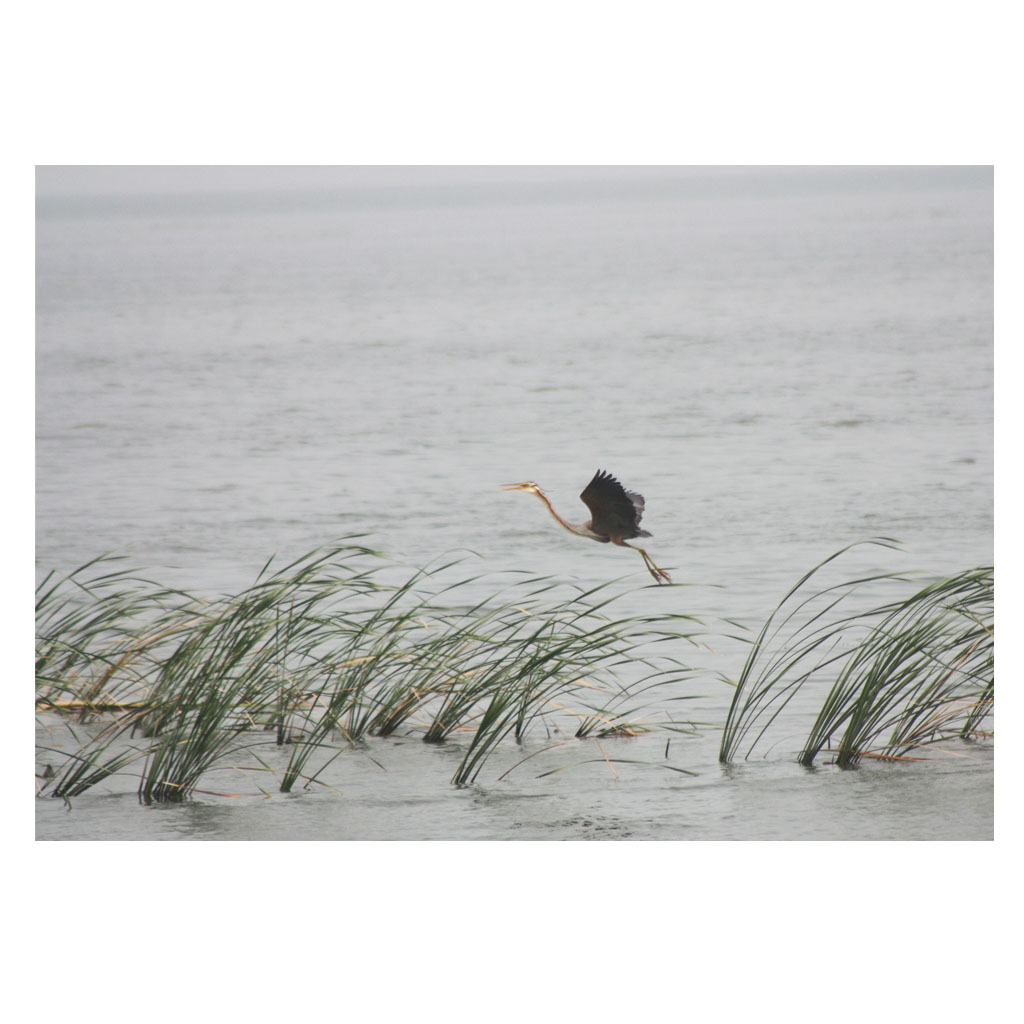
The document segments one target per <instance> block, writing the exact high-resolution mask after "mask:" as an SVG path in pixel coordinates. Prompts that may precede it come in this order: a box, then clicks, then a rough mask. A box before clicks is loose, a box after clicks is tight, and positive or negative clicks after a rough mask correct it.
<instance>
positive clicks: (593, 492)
mask: <svg viewBox="0 0 1024 1024" xmlns="http://www.w3.org/2000/svg"><path fill="white" fill-rule="evenodd" d="M580 499H581V500H582V502H583V504H584V505H586V506H587V508H589V509H590V515H591V523H590V528H591V529H592V530H593V531H594V533H600V534H604V535H605V536H607V537H620V538H623V539H628V538H630V537H650V534H649V533H648V532H647V531H646V530H641V529H640V517H641V516H642V515H643V514H644V497H643V495H642V494H636V493H634V492H633V491H627V490H626V488H625V487H623V486H622V484H620V483H619V481H618V480H616V479H615V477H613V476H612V475H611V473H606V472H605V471H604V470H603V469H599V470H598V471H597V472H596V473H595V474H594V479H593V480H591V481H590V483H589V484H587V486H586V487H585V488H584V490H583V493H582V494H581V495H580Z"/></svg>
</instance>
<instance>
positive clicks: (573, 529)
mask: <svg viewBox="0 0 1024 1024" xmlns="http://www.w3.org/2000/svg"><path fill="white" fill-rule="evenodd" d="M533 493H534V494H536V495H537V497H538V498H540V500H541V501H543V502H544V504H545V505H547V507H548V511H549V512H550V513H551V517H552V519H554V521H555V522H556V523H558V525H559V526H562V527H564V528H565V529H566V530H568V531H569V532H570V533H575V534H576V535H577V536H578V537H592V536H593V534H592V533H591V531H590V530H588V529H587V527H586V526H577V525H576V524H575V523H567V522H566V521H565V520H564V519H563V518H562V517H561V516H560V515H559V514H558V513H557V512H556V511H555V506H554V505H552V504H551V502H550V501H548V496H547V495H546V494H545V493H544V492H543V491H542V490H541V489H540V488H539V487H538V488H537V490H535V491H534V492H533Z"/></svg>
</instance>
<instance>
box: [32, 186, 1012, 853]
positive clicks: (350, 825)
mask: <svg viewBox="0 0 1024 1024" xmlns="http://www.w3.org/2000/svg"><path fill="white" fill-rule="evenodd" d="M114 180H115V179H114V178H113V176H112V177H111V182H112V184H111V185H110V187H103V181H102V175H100V177H99V182H100V184H99V187H97V184H96V182H97V178H96V175H95V174H94V175H93V176H92V178H91V179H89V181H88V182H87V181H86V178H85V176H84V175H83V176H82V178H81V183H82V187H81V188H76V182H77V179H76V177H75V174H74V172H70V171H68V172H65V173H64V174H63V175H59V174H58V173H57V172H55V171H51V172H45V171H44V172H41V176H40V179H39V198H38V207H37V308H38V319H37V324H38V326H37V396H36V397H37V449H36V451H37V482H36V484H37V492H36V503H37V504H36V524H37V537H36V544H37V569H38V574H39V576H40V577H41V576H42V575H44V574H45V573H46V572H47V571H49V570H50V569H56V570H58V571H67V570H70V569H72V568H75V567H76V566H78V565H80V564H82V563H84V562H86V561H87V560H89V559H91V558H93V557H95V556H96V555H98V554H101V553H103V552H107V551H113V552H116V553H119V554H125V555H127V556H128V558H129V561H130V563H131V564H132V565H137V566H139V567H142V568H145V569H146V570H148V572H149V573H150V574H151V575H152V576H154V577H155V578H157V579H160V580H161V581H162V582H167V583H173V584H177V585H181V586H185V587H188V588H189V589H192V590H198V591H205V592H210V593H220V592H225V591H231V590H237V589H240V588H241V587H243V586H245V585H247V584H248V583H250V582H251V581H252V579H253V577H254V576H255V575H256V573H257V572H258V571H259V569H260V568H261V566H262V565H263V564H264V563H265V562H266V560H267V558H268V557H269V556H270V555H272V554H275V553H277V554H279V555H280V556H281V557H282V558H289V559H290V558H291V557H295V556H298V555H300V554H302V553H304V552H306V551H308V550H310V549H311V548H313V547H317V546H320V545H326V544H330V543H332V542H333V541H335V540H337V539H338V538H339V537H341V536H343V535H347V534H353V533H366V532H369V533H371V534H372V538H371V542H372V543H373V544H374V546H376V547H378V548H381V549H383V550H385V551H387V552H389V553H390V554H391V555H393V556H395V557H396V558H399V559H401V560H403V561H406V562H409V563H411V564H415V565H421V564H425V563H427V562H429V561H431V560H433V559H435V558H437V557H439V556H441V555H443V554H444V553H446V552H451V551H464V552H466V557H467V559H468V562H467V565H468V566H469V570H471V571H474V572H477V571H482V572H494V573H500V572H503V571H505V570H509V569H529V570H534V571H537V572H544V573H553V574H557V575H560V576H565V577H567V578H572V579H575V580H579V581H581V582H583V583H586V584H597V583H600V582H603V581H605V580H608V579H614V578H617V577H626V578H625V579H623V580H622V582H621V583H619V584H616V586H617V587H619V588H620V589H623V590H629V591H635V592H631V593H628V594H626V595H625V597H624V599H623V606H624V608H626V609H628V610H631V611H636V612H638V613H639V612H657V611H664V612H666V613H669V612H688V613H693V614H697V615H700V616H702V617H704V618H705V619H706V620H707V622H708V623H709V624H711V623H715V622H717V621H718V620H720V619H722V618H730V619H735V620H739V621H740V622H742V623H744V624H747V625H749V626H751V627H754V628H756V627H758V626H759V625H760V623H761V621H763V619H764V617H765V616H766V615H767V614H768V613H769V612H771V611H772V609H773V608H774V607H775V605H776V604H777V603H778V601H779V600H780V599H781V597H782V596H783V594H784V593H785V591H786V590H787V589H788V588H789V587H790V586H791V585H792V584H793V583H794V582H795V581H796V579H797V578H798V577H799V576H800V575H801V574H802V573H803V572H805V571H806V570H807V569H809V568H810V567H811V566H812V565H814V564H815V563H816V562H818V561H820V560H821V559H822V558H824V557H826V556H827V555H829V554H831V553H832V552H834V551H835V550H837V549H838V548H840V547H841V546H843V545H845V544H848V543H850V542H852V541H857V540H863V539H867V538H870V537H875V536H885V537H892V538H896V539H897V540H899V541H901V542H902V545H903V547H902V550H901V551H900V552H893V551H889V550H886V549H882V548H878V547H864V548H858V549H857V550H856V551H854V552H852V553H851V554H850V556H848V559H847V561H846V562H845V563H844V565H846V566H848V568H849V575H850V576H853V575H856V574H858V573H859V572H861V571H897V570H898V571H915V572H922V573H929V574H942V573H950V572H956V571H958V570H961V569H966V568H969V567H973V566H976V565H981V564H986V563H989V562H990V561H991V559H992V555H993V552H992V545H993V540H992V537H993V498H992V495H993V454H992V434H993V419H992V392H993V296H992V290H993V219H992V217H993V212H992V207H993V194H992V174H991V171H990V170H989V169H986V168H969V167H968V168H817V169H815V168H764V169H758V168H739V169H737V168H732V169H728V168H727V169H715V168H688V169H671V168H659V169H639V168H637V169H621V168H620V169H614V168H609V169H572V168H559V169H549V170H545V169H492V170H480V169H476V170H474V169H458V170H448V171H446V170H445V169H440V168H434V169H423V170H420V171H416V170H415V169H385V170H382V171H380V172H379V173H373V172H371V171H369V170H368V169H360V170H358V171H356V170H344V169H337V170H332V169H326V168H325V169H318V170H316V171H312V170H311V171H309V172H308V177H306V178H304V177H303V175H302V173H301V172H300V171H297V170H292V171H291V172H290V173H287V174H286V173H285V172H283V171H278V172H274V171H272V170H270V169H264V170H262V171H260V170H252V171H248V172H247V171H244V170H238V171H236V172H234V178H233V179H232V177H231V176H230V175H227V174H225V175H224V176H222V177H221V178H219V179H217V180H216V181H215V182H213V183H207V184H205V185H201V184H200V185H197V184H196V183H195V182H194V181H192V179H190V177H189V175H188V173H187V172H181V177H180V179H179V180H175V178H174V175H173V174H172V173H170V172H167V174H165V177H164V179H162V181H163V183H164V184H163V186H162V187H157V186H155V185H154V184H153V183H152V182H148V183H144V184H145V187H139V188H138V189H137V190H136V189H133V188H132V187H131V180H130V176H127V175H126V176H124V182H125V184H123V185H115V184H113V182H114ZM87 184H88V187H86V185H87ZM598 468H604V469H607V470H609V471H611V472H612V473H614V474H615V475H616V476H618V477H619V478H620V479H621V480H622V481H623V483H625V484H626V486H627V487H630V488H632V489H634V490H638V491H640V492H642V493H643V494H644V495H645V496H646V499H647V512H646V515H645V519H644V525H645V526H646V527H647V528H648V529H649V530H650V531H651V532H652V533H653V535H654V536H653V537H652V538H651V540H650V541H649V542H647V547H648V549H649V550H650V552H651V554H652V556H653V557H654V558H655V560H656V561H657V562H658V563H659V564H660V565H663V566H665V567H666V568H668V569H669V570H670V571H671V572H672V574H673V578H674V580H676V581H677V582H681V583H686V584H688V586H686V587H671V588H670V587H664V588H660V589H658V588H655V587H653V586H650V587H647V586H646V584H649V583H651V580H650V578H649V577H648V576H647V575H646V572H645V571H644V569H643V565H642V563H641V560H640V557H639V556H638V555H635V554H633V553H631V552H628V551H623V550H621V549H618V548H615V547H613V546H611V545H597V544H592V543H589V542H587V541H585V540H580V539H577V538H573V537H571V536H570V535H569V534H567V533H565V532H564V531H562V530H560V529H559V528H558V527H557V526H556V525H555V524H554V523H553V522H552V521H551V520H550V518H549V517H548V516H547V513H546V512H545V510H544V509H543V507H542V506H541V504H540V503H539V502H538V501H537V500H536V499H535V498H533V497H531V496H529V495H524V494H515V493H507V492H504V491H502V490H501V489H500V485H501V484H504V483H507V482H510V481H519V480H527V479H532V480H535V481H537V482H538V483H539V484H540V485H541V486H542V487H544V488H545V490H546V491H547V493H548V495H549V496H550V497H551V499H552V501H553V503H554V504H555V507H556V508H558V509H559V510H560V511H561V513H562V514H563V515H564V516H565V517H566V518H569V519H576V520H580V521H581V520H583V519H585V518H586V517H587V516H586V509H585V508H584V506H583V505H582V504H581V503H580V502H579V500H578V494H579V492H580V491H581V490H582V488H583V486H584V485H585V484H586V483H587V481H588V480H589V479H590V477H591V476H592V475H593V473H594V471H595V470H596V469H598ZM469 570H467V572H468V571H469ZM641 588H643V589H641ZM712 646H713V647H714V648H715V654H714V655H713V656H705V657H706V659H707V665H706V667H707V670H708V674H707V676H706V677H705V678H702V679H701V680H700V682H699V684H695V685H696V686H697V690H698V692H699V694H700V697H701V699H700V700H699V701H698V702H696V706H695V708H694V711H693V717H694V718H695V719H697V720H700V721H704V722H720V721H722V719H723V718H724V714H725V708H726V707H727V703H728V698H729V692H728V689H727V688H726V687H725V686H724V685H723V684H722V683H721V682H716V680H715V678H714V673H715V672H724V673H725V674H727V675H733V676H735V674H736V673H737V672H738V669H739V664H740V660H741V658H742V650H741V649H740V648H739V647H738V646H737V645H735V644H730V643H729V642H728V641H726V640H722V641H721V642H716V643H715V644H713V645H712ZM718 738H719V737H718V731H717V729H714V728H711V727H709V728H707V729H704V730H702V731H700V732H699V733H698V735H696V736H693V737H673V738H672V739H671V751H670V754H671V758H672V759H673V763H675V764H677V765H678V766H679V767H685V768H686V769H688V770H692V771H694V772H695V773H696V774H695V775H694V776H684V775H681V774H678V773H676V772H671V771H665V770H664V768H661V767H655V766H654V762H656V761H658V760H660V759H661V758H662V756H663V751H664V748H665V744H666V741H667V739H668V737H666V736H665V735H651V736H647V737H641V738H638V739H633V740H626V739H622V740H609V741H603V746H604V748H605V751H603V752H607V753H608V755H609V757H611V758H612V759H613V760H615V758H621V759H623V760H624V761H626V760H628V761H631V762H636V763H634V764H619V765H618V766H617V768H615V769H614V770H611V767H610V765H609V764H608V763H607V762H605V761H604V760H603V757H602V756H601V754H596V753H594V751H593V749H592V748H587V749H582V748H581V749H580V750H575V751H573V752H572V753H567V752H566V750H565V749H564V748H562V749H559V750H555V751H550V752H547V753H544V754H538V755H537V757H536V758H535V759H534V760H532V761H531V762H530V766H529V767H527V766H523V767H521V768H519V769H516V770H514V771H512V772H511V773H510V774H509V775H508V776H506V777H505V778H504V779H501V780H500V781H499V776H500V775H501V774H502V773H503V772H504V771H505V770H506V769H507V768H510V767H511V766H512V765H513V764H515V762H516V761H518V760H521V758H522V757H523V751H521V750H519V749H518V748H516V747H515V746H514V745H511V748H510V749H509V750H508V751H501V752H500V753H499V754H498V755H496V756H495V758H494V760H493V763H489V764H488V766H487V768H486V769H485V771H484V774H483V775H482V776H481V780H480V784H479V785H478V786H475V787H471V788H469V789H455V788H453V787H451V786H450V785H449V784H448V779H449V778H450V776H451V771H452V767H453V758H454V759H455V760H456V761H457V751H455V750H454V749H448V748H445V747H442V748H433V747H427V746H425V745H424V744H422V743H419V742H418V741H414V740H411V739H398V740H391V741H379V742H375V743H374V744H373V745H372V750H371V751H369V752H368V753H367V752H353V753H352V754H351V755H350V756H349V755H346V757H345V758H343V759H340V761H339V762H338V763H339V765H340V767H339V773H338V776H337V778H336V780H335V781H334V783H333V784H334V785H336V787H337V790H338V791H337V792H320V793H315V794H309V793H306V794H296V795H295V796H290V797H283V796H275V797H273V798H271V799H265V798H264V797H263V796H262V795H260V794H259V791H258V788H257V787H256V786H249V787H248V788H246V783H244V782H236V783H235V786H236V788H238V787H241V788H240V789H239V791H240V792H243V793H246V792H248V793H251V794H254V795H253V796H251V797H243V798H241V799H236V800H225V799H218V798H203V797H200V798H197V799H196V800H195V801H194V802H193V803H191V804H189V805H186V806H183V807H160V808H144V807H140V806H139V804H138V803H137V802H136V799H135V796H134V788H133V787H132V785H131V783H130V780H129V782H128V784H126V785H125V786H124V787H121V788H120V789H119V788H118V786H117V785H116V784H115V785H112V786H111V787H108V791H107V792H96V793H94V794H90V795H87V796H83V797H81V798H78V799H77V800H75V801H74V808H73V810H71V811H70V812H68V811H67V810H65V809H64V807H63V805H62V804H61V802H60V801H57V800H39V801H37V814H36V818H37V836H38V837H39V838H46V839H57V838H224V839H247V838H323V839H331V838H339V839H340V838H345V839H388V838H394V839H419V838H424V839H426V838H431V839H434V838H437V839H443V838H446V839H463V838H465V839H602V838H633V839H685V838H702V839H704V838H706V839H732V838H780V839H810V838H871V839H892V838H920V839H924V838H932V839H988V838H991V837H992V833H993V802H992V790H993V751H992V748H991V746H990V745H984V744H983V745H975V746H970V747H967V746H964V747H959V746H958V747H956V748H955V749H954V748H951V749H945V750H943V751H938V752H935V753H934V754H933V755H932V758H931V760H930V761H929V762H928V763H927V764H914V765H892V764H885V765H883V764H877V763H876V764H866V765H864V766H863V767H861V768H860V769H858V770H857V771H854V772H846V773H843V772H839V771H837V770H835V769H832V768H829V767H827V766H823V767H822V768H820V769H816V770H814V771H806V770H803V769H800V768H798V767H797V766H796V765H795V764H794V763H793V762H792V750H791V749H788V748H787V746H786V744H785V743H782V745H781V746H780V747H777V748H776V749H773V750H772V751H771V752H770V753H768V752H766V754H767V756H764V757H762V756H761V755H760V754H759V759H758V760H750V761H747V762H742V763H739V764H736V765H733V766H730V767H728V768H723V767H721V766H719V765H718V764H717V762H716V754H717V743H718ZM794 742H795V744H796V746H797V747H798V746H799V736H796V737H795V741H794ZM609 744H610V745H611V746H612V748H614V749H612V750H609ZM542 746H544V743H543V742H540V741H539V740H538V741H536V743H535V745H534V748H531V749H539V748H540V747H542ZM603 752H602V753H603ZM371 755H372V756H371ZM576 762H580V763H579V764H576ZM534 765H536V769H534V767H533V766H534ZM560 765H567V767H566V768H565V770H562V771H559V772H556V773H555V774H553V775H549V776H546V777H545V778H537V776H538V775H539V774H542V772H543V771H544V770H547V769H550V768H552V767H558V766H560Z"/></svg>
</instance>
